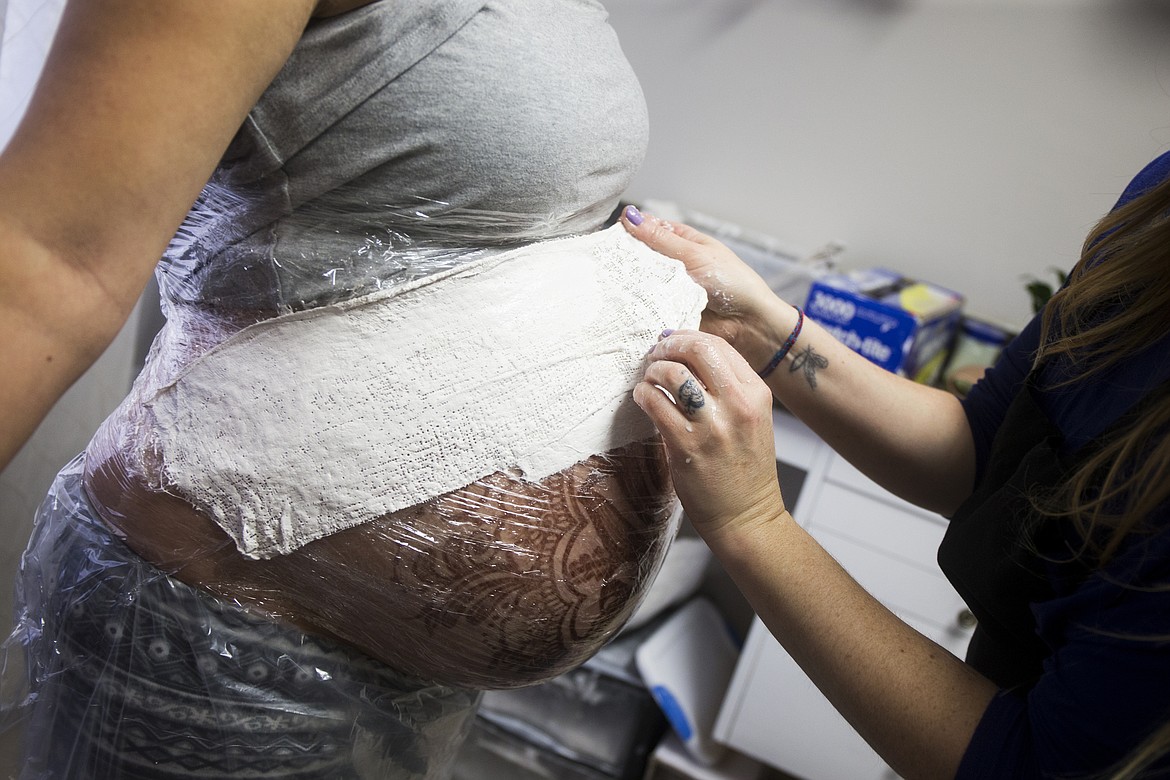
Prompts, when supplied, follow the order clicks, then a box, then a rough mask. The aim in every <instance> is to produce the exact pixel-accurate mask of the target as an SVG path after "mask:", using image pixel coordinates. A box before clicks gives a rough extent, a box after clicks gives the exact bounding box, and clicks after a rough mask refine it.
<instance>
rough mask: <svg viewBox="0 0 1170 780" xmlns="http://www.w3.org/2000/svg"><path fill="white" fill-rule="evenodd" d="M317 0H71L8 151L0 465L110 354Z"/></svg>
mask: <svg viewBox="0 0 1170 780" xmlns="http://www.w3.org/2000/svg"><path fill="white" fill-rule="evenodd" d="M313 11H314V2H313V0H237V1H236V2H219V3H206V2H201V1H200V0H166V2H157V0H74V2H71V3H69V4H68V6H67V7H66V9H65V12H64V15H63V17H62V20H61V24H60V27H59V30H58V33H57V37H56V40H55V41H54V45H53V48H52V51H51V52H50V55H49V58H48V61H47V63H46V66H45V70H44V72H43V74H42V77H41V80H40V83H39V85H38V88H37V91H36V93H35V94H34V96H33V100H32V102H31V104H30V105H29V109H28V112H27V114H26V115H25V118H24V120H23V122H22V123H21V125H20V127H19V128H18V129H17V132H16V134H15V135H14V137H13V138H12V141H11V142H10V144H9V145H8V147H7V148H6V149H5V151H4V153H3V155H2V156H0V334H3V338H2V339H0V365H2V366H4V370H3V379H2V380H0V468H3V467H4V466H5V465H6V464H7V463H8V461H9V460H10V459H11V457H12V456H13V455H14V454H15V453H16V451H17V450H18V449H19V448H20V446H21V445H22V444H23V443H24V441H25V440H26V439H27V438H28V436H29V435H31V433H32V432H33V430H35V428H36V426H37V425H38V424H39V422H40V420H41V419H42V418H43V417H44V415H45V414H46V413H47V412H48V410H49V409H50V408H51V407H52V405H53V404H54V403H55V402H56V400H57V399H58V398H59V397H60V396H61V394H62V393H64V391H65V390H66V389H67V388H68V387H69V385H70V384H72V383H73V381H74V380H75V379H76V378H77V377H78V376H79V375H80V374H81V373H82V372H83V371H84V370H85V369H86V368H87V367H88V366H89V365H90V364H91V363H92V362H93V361H94V360H95V359H96V358H97V357H98V356H99V355H100V354H101V352H102V350H104V349H105V347H106V346H107V345H108V344H109V342H110V341H111V340H112V339H113V337H114V336H115V335H116V334H117V332H118V330H119V328H120V327H121V326H122V324H123V323H124V322H125V320H126V318H127V316H129V313H130V311H131V309H132V308H133V306H134V303H135V301H136V300H137V298H138V296H139V294H140V293H141V291H142V288H143V287H144V286H145V284H146V281H147V280H148V278H149V275H150V272H151V269H152V268H153V267H154V265H155V264H156V263H157V261H158V259H159V257H160V256H161V255H162V252H163V250H164V249H165V247H166V245H167V242H168V241H169V240H170V238H171V236H172V235H173V234H174V232H175V229H176V228H177V227H178V225H179V224H180V222H181V221H182V219H183V217H184V216H185V214H186V213H187V211H188V209H189V208H190V206H191V204H192V203H193V202H194V200H195V198H196V196H197V195H198V194H199V191H200V190H201V188H202V187H203V185H204V183H205V182H206V181H207V179H208V177H209V176H210V175H211V172H212V171H213V170H214V167H215V165H216V163H217V162H218V160H219V158H220V156H221V155H222V154H223V151H224V149H225V148H226V147H227V145H228V143H229V142H230V140H231V138H232V136H233V135H234V134H235V132H236V130H237V129H238V128H239V126H240V124H241V123H242V122H243V120H244V118H245V116H246V115H247V112H248V111H249V109H250V108H251V107H252V105H253V104H254V103H255V102H256V100H257V98H258V97H259V95H260V93H261V92H262V91H263V89H264V88H265V87H266V86H267V85H268V83H269V82H270V81H271V80H272V78H273V77H274V76H275V75H276V73H277V71H278V70H279V69H280V67H281V65H282V64H283V63H284V61H285V59H286V58H287V57H288V54H289V52H290V51H291V50H292V48H293V46H294V45H295V44H296V41H297V40H298V39H299V38H300V35H301V33H302V32H303V30H304V27H305V24H306V23H307V22H308V20H309V17H310V15H311V14H312V13H313Z"/></svg>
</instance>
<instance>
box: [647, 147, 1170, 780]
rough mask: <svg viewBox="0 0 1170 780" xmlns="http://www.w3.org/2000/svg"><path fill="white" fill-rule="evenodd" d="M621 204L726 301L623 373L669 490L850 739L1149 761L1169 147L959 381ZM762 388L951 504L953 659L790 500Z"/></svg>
mask: <svg viewBox="0 0 1170 780" xmlns="http://www.w3.org/2000/svg"><path fill="white" fill-rule="evenodd" d="M625 223H626V225H627V227H628V229H629V230H630V231H631V232H632V233H633V234H634V235H635V236H638V237H639V238H641V239H642V240H644V241H646V242H647V243H648V244H650V245H651V246H653V247H655V248H657V249H659V250H660V251H662V252H665V253H667V254H669V255H672V256H674V257H677V258H679V259H681V260H682V261H683V262H684V263H686V265H687V267H688V269H689V270H690V273H691V274H692V276H693V278H694V279H695V280H696V281H699V282H700V283H702V284H704V285H706V286H707V287H708V291H709V293H710V294H711V299H712V300H713V301H717V302H722V305H718V306H713V307H711V308H709V309H708V311H707V312H706V313H705V315H704V321H703V325H702V330H703V331H706V332H696V331H687V332H675V333H670V334H667V335H666V336H665V337H664V338H663V339H662V340H661V342H660V343H659V344H658V346H657V348H656V349H655V350H654V351H653V353H652V355H651V358H652V360H653V362H652V363H651V365H650V366H649V368H648V369H647V371H646V375H645V379H644V381H643V383H642V384H641V385H640V386H639V387H638V388H637V389H636V390H635V399H636V400H637V401H638V403H639V404H640V405H641V406H642V408H643V409H644V410H645V411H646V412H647V414H648V415H649V416H650V417H651V418H652V419H653V420H654V421H655V423H656V425H657V426H658V428H659V430H660V431H661V432H662V434H663V436H664V438H665V440H666V444H667V448H668V451H669V455H670V469H671V473H672V475H673V478H674V482H675V485H676V488H677V490H678V493H679V496H680V498H681V499H682V502H683V505H684V507H685V508H686V510H687V513H688V516H689V517H690V518H691V519H692V520H693V521H694V523H695V525H696V527H697V528H698V529H699V530H700V532H701V533H702V534H703V536H704V537H705V538H706V539H707V541H708V543H709V544H710V545H711V547H712V548H713V549H714V550H715V552H716V553H717V555H718V556H719V557H720V558H722V560H723V562H724V564H725V565H726V567H727V568H728V570H729V571H730V572H731V573H732V574H733V576H734V577H735V578H736V580H737V581H738V583H739V586H740V588H741V589H742V590H743V592H744V593H745V594H746V595H747V596H748V597H749V599H750V601H751V603H752V604H753V605H754V607H755V609H756V611H757V612H758V614H759V615H760V616H761V618H762V619H763V620H764V622H765V623H766V624H767V625H768V627H769V629H770V630H771V631H772V633H773V634H774V635H775V636H776V638H777V639H778V640H779V641H780V642H781V643H782V644H783V645H784V647H785V648H786V649H787V650H788V652H789V653H790V654H791V655H792V656H793V658H795V659H796V660H797V662H798V663H800V664H801V666H802V667H803V668H804V670H805V671H806V672H807V673H808V675H809V676H810V678H811V679H812V680H813V681H814V682H815V683H816V684H817V685H818V686H819V687H820V689H821V690H822V691H823V692H824V693H825V695H826V696H827V697H828V699H829V700H830V701H831V702H832V703H833V704H834V705H835V706H836V707H837V709H838V710H839V711H840V712H841V713H842V714H843V715H844V717H845V718H846V719H847V720H848V721H849V722H850V723H851V724H852V725H853V726H854V727H855V728H856V729H857V731H858V732H859V733H860V734H861V735H862V736H863V737H864V738H865V739H866V740H867V741H868V742H869V743H870V745H872V746H873V747H874V749H875V750H876V751H877V752H878V753H879V754H881V755H882V757H883V758H885V759H886V761H887V762H888V763H889V764H890V765H891V766H892V767H893V768H894V769H895V770H896V771H898V772H899V774H901V775H903V776H904V777H907V778H952V777H961V778H983V779H985V778H999V777H1003V778H1008V777H1012V778H1016V777H1072V776H1075V777H1104V776H1108V775H1109V774H1110V773H1111V772H1113V771H1117V772H1121V773H1122V774H1120V775H1119V776H1124V777H1132V776H1135V774H1134V773H1135V772H1137V771H1139V770H1144V771H1146V772H1154V771H1156V770H1159V769H1160V770H1162V771H1165V770H1166V769H1167V767H1168V766H1170V763H1168V761H1167V756H1166V735H1167V730H1166V728H1165V726H1164V725H1163V724H1165V723H1166V721H1167V718H1168V716H1170V154H1167V155H1164V156H1162V157H1160V158H1158V159H1157V160H1155V161H1154V162H1153V163H1151V164H1150V166H1148V167H1147V168H1146V169H1145V170H1143V171H1142V172H1141V173H1140V174H1139V175H1138V176H1137V177H1136V178H1135V179H1134V181H1133V183H1132V184H1131V185H1130V186H1129V188H1128V189H1127V190H1126V192H1125V193H1124V195H1123V196H1122V198H1121V200H1120V202H1119V203H1118V205H1117V207H1116V208H1115V209H1114V210H1113V211H1112V212H1111V213H1110V214H1109V215H1108V216H1106V217H1105V218H1104V219H1103V220H1102V221H1101V223H1100V224H1099V225H1098V226H1097V227H1096V229H1095V230H1094V231H1093V232H1092V233H1091V234H1090V235H1089V237H1088V239H1087V240H1086V242H1085V246H1084V252H1083V256H1082V258H1081V259H1080V261H1079V263H1077V265H1076V267H1075V269H1074V270H1073V273H1072V276H1071V279H1070V281H1069V282H1068V284H1067V286H1066V287H1065V288H1064V289H1062V290H1061V291H1060V292H1059V293H1058V294H1057V295H1056V296H1054V297H1053V299H1052V301H1051V303H1050V304H1049V305H1048V307H1047V309H1046V310H1045V311H1044V312H1043V313H1042V316H1040V317H1038V318H1037V319H1036V320H1035V321H1034V322H1032V323H1031V324H1030V325H1029V326H1028V327H1027V328H1026V329H1025V330H1024V331H1023V333H1022V334H1021V335H1020V336H1019V338H1017V339H1016V340H1015V342H1014V343H1013V344H1012V345H1010V346H1009V347H1008V348H1007V349H1006V351H1005V353H1004V355H1003V356H1002V357H1001V358H1000V360H999V362H998V363H997V365H996V366H995V367H994V368H993V369H992V370H991V371H989V373H988V375H987V376H986V377H985V378H984V379H983V380H982V381H981V382H980V383H979V384H977V385H976V386H975V388H974V389H973V390H972V392H971V393H970V395H969V396H968V397H967V398H966V399H965V400H963V401H962V402H960V401H959V400H957V399H956V398H955V397H953V396H951V395H949V394H948V393H946V392H943V391H941V390H935V389H933V388H930V387H925V386H922V385H918V384H914V383H912V382H910V381H908V380H904V379H901V378H899V377H897V376H894V375H893V374H889V373H886V372H884V371H882V370H880V369H878V368H876V367H875V366H873V365H872V364H870V363H869V362H868V361H866V360H864V359H862V358H860V357H859V356H858V355H856V354H854V353H853V352H851V351H850V350H848V349H847V348H845V347H844V346H842V345H841V344H840V343H838V342H836V341H834V340H833V338H832V337H831V336H829V335H828V334H827V333H826V332H825V331H824V330H823V329H822V328H820V327H819V326H817V324H816V323H814V322H812V321H810V320H809V319H807V318H805V317H804V316H803V314H802V313H801V312H800V311H799V310H797V309H795V308H794V307H792V306H790V305H788V304H787V303H784V302H783V301H780V300H778V299H776V298H775V297H774V296H773V295H772V294H771V293H770V291H769V290H768V288H767V287H766V286H765V285H764V284H763V282H762V281H761V280H760V279H759V278H758V277H757V276H755V274H753V273H752V272H751V271H750V270H749V269H747V267H746V266H745V265H743V264H742V263H741V262H740V261H739V260H738V259H737V258H735V257H734V255H733V254H732V253H731V252H730V251H728V250H727V249H726V248H725V247H723V246H722V245H721V244H719V243H718V242H717V241H714V240H713V239H711V238H709V237H707V236H704V235H702V234H700V233H698V232H697V231H694V230H693V229H690V228H688V227H686V226H683V225H670V224H668V223H665V222H663V221H661V220H658V219H655V218H653V217H649V216H645V215H642V214H639V213H637V212H636V211H631V212H629V213H627V214H626V215H625ZM761 371H762V373H764V374H765V377H764V378H761V377H760V375H759V374H758V373H757V372H761ZM684 386H685V387H687V388H688V389H689V390H690V392H688V393H685V396H686V398H687V399H689V400H688V402H687V403H679V404H678V405H676V404H674V403H672V402H671V399H669V398H668V397H667V396H666V395H665V394H663V393H662V392H659V390H658V389H657V388H658V387H661V388H664V389H666V390H669V391H670V392H671V393H673V394H675V397H678V398H680V399H681V398H682V397H683V396H684V394H683V393H681V392H680V391H681V390H682V389H683V388H684ZM773 396H774V397H775V398H777V399H779V400H780V401H782V402H783V403H784V405H785V406H786V407H787V408H788V409H790V410H791V411H792V412H793V413H795V414H796V415H797V416H798V417H800V418H801V419H803V420H804V421H805V422H806V423H807V424H808V425H809V426H810V427H812V428H813V429H814V430H815V431H817V432H818V433H819V434H820V435H821V436H822V437H823V438H824V439H825V440H826V441H827V442H829V443H830V444H831V445H832V446H833V447H835V448H836V449H837V450H838V451H839V452H840V453H841V454H842V455H844V456H845V457H846V458H848V459H849V460H850V461H851V462H852V463H854V464H855V465H856V466H857V467H859V468H860V469H861V470H862V471H864V472H865V473H867V474H868V475H869V476H870V477H871V478H873V479H874V480H876V481H877V482H879V483H881V484H883V485H884V486H885V487H887V488H888V489H890V490H891V491H893V492H894V493H896V494H898V495H900V496H902V497H904V498H906V499H908V500H910V501H913V502H915V503H917V504H919V505H921V506H924V507H926V508H929V509H931V510H934V511H937V512H940V513H942V514H944V515H946V516H948V517H950V518H951V525H950V528H949V530H948V533H947V535H946V537H945V539H944V542H943V544H942V547H941V549H940V552H939V561H940V563H941V565H942V568H943V570H944V572H945V573H946V574H947V576H948V577H949V578H950V579H951V581H952V582H953V584H954V585H955V587H956V588H957V589H958V591H959V592H960V594H961V595H962V596H963V597H964V598H965V599H966V601H967V603H968V605H969V606H970V608H971V609H972V611H973V612H974V613H975V615H976V616H977V617H978V619H979V626H978V629H977V631H976V634H975V637H974V639H973V641H972V643H971V646H970V650H969V653H968V656H967V658H966V659H965V660H962V659H958V658H955V657H954V656H952V655H950V654H949V653H948V652H946V651H945V650H943V649H942V648H940V647H939V646H937V645H935V644H934V643H932V642H931V641H929V640H927V639H925V638H924V637H923V636H921V635H920V634H918V633H916V632H915V631H914V630H913V629H911V628H910V627H909V626H907V625H906V624H905V623H903V622H901V621H900V620H899V619H898V618H896V617H895V616H894V615H893V614H891V613H890V612H888V611H887V610H886V609H884V608H883V607H882V606H881V605H880V604H879V603H878V602H876V601H875V600H874V599H873V598H871V597H870V596H869V595H868V594H867V593H866V592H865V591H864V590H862V589H861V588H860V587H859V586H858V585H857V584H856V583H855V582H854V581H853V580H852V579H851V578H850V577H849V576H848V575H847V574H846V573H845V572H844V571H843V570H842V569H841V568H840V567H838V566H837V565H836V563H835V562H834V561H833V560H832V559H831V558H830V557H829V555H828V554H827V553H826V552H825V551H824V550H823V549H822V548H821V547H819V546H818V545H817V544H816V542H815V541H814V540H813V539H812V538H811V537H809V536H808V535H807V534H806V533H805V532H804V531H803V530H802V529H801V528H800V526H799V525H797V523H796V522H795V521H794V520H793V518H792V516H791V515H790V514H789V513H788V510H787V509H786V508H785V504H784V499H783V496H782V495H781V493H780V490H779V486H778V485H777V483H776V476H775V468H774V464H773V441H772V427H771V422H770V408H771V403H772V397H773ZM780 446H781V447H783V446H784V444H783V442H781V443H780ZM851 519H852V520H853V521H854V522H857V523H865V522H868V519H867V518H865V517H857V518H851Z"/></svg>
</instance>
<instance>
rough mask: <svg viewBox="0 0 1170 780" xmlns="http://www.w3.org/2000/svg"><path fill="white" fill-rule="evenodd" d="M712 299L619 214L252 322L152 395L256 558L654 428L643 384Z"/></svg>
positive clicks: (162, 440)
mask: <svg viewBox="0 0 1170 780" xmlns="http://www.w3.org/2000/svg"><path fill="white" fill-rule="evenodd" d="M705 305H706V295H705V293H704V292H703V290H702V288H701V287H699V286H698V285H696V284H695V283H694V282H693V281H691V279H690V278H689V277H688V276H687V274H686V271H685V269H684V268H683V266H682V264H681V263H679V262H677V261H675V260H671V259H669V258H666V257H664V256H662V255H658V254H657V253H655V252H653V251H652V250H650V249H649V248H647V247H646V246H645V245H644V244H642V243H641V242H639V241H637V240H636V239H634V238H632V237H630V236H629V235H628V234H627V233H626V231H625V229H624V228H622V227H621V226H620V225H615V226H613V227H611V228H609V229H608V230H605V231H601V232H598V233H593V234H589V235H585V236H579V237H574V238H568V239H559V240H555V241H549V242H543V243H539V244H536V245H533V246H530V247H526V248H524V249H520V250H514V251H510V252H505V253H502V254H497V255H494V256H488V257H484V258H480V259H477V260H474V261H472V262H470V263H468V264H466V265H464V266H462V267H459V268H457V269H454V270H451V271H447V272H443V273H440V274H436V275H434V276H431V277H427V278H425V279H422V280H418V281H416V282H414V283H411V284H408V285H406V286H405V287H402V288H399V289H395V290H393V291H390V292H385V293H375V294H373V295H368V296H365V297H362V298H358V299H354V300H350V301H345V302H342V303H338V304H333V305H330V306H325V307H321V308H318V309H313V310H310V311H307V312H298V313H293V314H288V315H284V316H281V317H277V318H275V319H271V320H266V321H264V322H260V323H258V324H255V325H252V326H250V327H248V328H245V329H244V330H242V331H240V332H239V333H237V334H235V335H233V336H232V337H230V338H229V339H227V340H226V341H225V342H223V343H222V344H220V345H219V346H217V347H215V348H213V349H212V350H210V351H209V352H208V353H206V354H205V355H203V356H202V357H201V358H199V359H198V360H196V361H195V362H194V363H192V364H191V365H190V366H189V367H188V368H187V369H186V370H185V371H184V372H183V373H182V374H181V375H180V376H179V377H178V378H177V379H176V380H175V381H174V382H173V383H171V384H170V385H169V386H167V387H165V388H163V389H162V390H161V392H159V393H158V395H157V396H156V397H155V398H153V399H152V400H151V401H149V402H148V404H147V407H148V409H150V410H151V411H152V412H153V416H154V423H155V428H154V437H155V440H154V441H153V442H152V445H153V446H155V447H157V450H158V452H159V453H160V454H161V458H162V464H163V467H162V468H163V475H164V478H165V480H166V481H167V482H168V483H169V484H171V485H173V486H174V487H175V488H177V489H178V490H179V491H180V492H181V493H182V494H184V495H185V496H187V497H188V498H189V500H191V501H192V502H193V503H194V504H195V505H196V506H197V507H198V508H199V509H201V510H202V511H204V512H206V513H207V514H208V515H210V516H211V517H212V518H213V519H214V520H215V521H216V522H217V523H218V524H219V525H220V526H221V527H222V528H223V529H224V530H225V531H226V532H227V533H228V534H229V535H230V536H231V537H232V539H233V540H234V541H235V543H236V545H237V547H238V549H239V550H240V551H241V552H243V553H244V554H246V555H248V556H251V557H257V558H268V557H271V556H273V555H278V554H285V553H288V552H290V551H291V550H293V549H296V548H298V547H300V546H302V545H304V544H306V543H308V542H311V541H313V540H315V539H319V538H321V537H323V536H326V535H328V534H331V533H335V532H337V531H339V530H342V529H345V528H350V527H353V526H356V525H360V524H361V523H364V522H368V521H369V520H372V519H374V518H376V517H379V516H382V515H384V514H387V513H390V512H394V511H397V510H400V509H404V508H406V507H409V506H412V505H414V504H417V503H420V502H422V501H425V500H427V499H430V498H434V497H436V496H439V495H441V494H443V493H446V492H449V491H451V490H454V489H456V488H460V487H463V486H465V485H469V484H471V483H472V482H475V481H476V480H478V479H481V478H482V477H485V476H487V475H489V474H492V473H495V472H509V473H512V474H513V475H516V476H522V477H524V478H526V479H529V480H531V481H539V480H541V479H543V478H544V477H547V476H549V475H550V474H553V473H555V472H557V471H560V470H561V469H563V468H566V467H568V466H570V465H572V464H574V463H576V462H578V461H581V460H584V459H585V458H587V457H588V456H590V455H592V454H595V453H602V452H608V451H610V450H614V449H616V448H618V447H621V446H622V445H625V444H628V443H630V442H633V441H638V440H643V439H648V438H650V437H652V436H653V433H654V432H653V428H652V426H651V425H650V424H649V422H648V420H647V419H646V418H645V416H644V415H643V414H641V412H640V410H639V409H638V408H637V406H636V405H635V404H634V403H633V401H632V399H631V396H630V393H631V391H632V389H633V387H634V385H635V384H636V383H637V381H638V380H639V378H640V376H641V372H642V369H643V367H644V366H643V360H644V356H645V354H646V352H647V351H648V349H649V348H650V347H651V346H652V345H653V344H654V342H655V340H656V338H657V336H658V334H659V333H660V332H661V331H662V330H663V328H693V327H697V326H698V323H699V315H700V313H701V311H702V310H703V307H704V306H705Z"/></svg>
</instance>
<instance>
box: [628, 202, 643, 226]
mask: <svg viewBox="0 0 1170 780" xmlns="http://www.w3.org/2000/svg"><path fill="white" fill-rule="evenodd" d="M626 219H628V220H629V221H630V224H631V225H634V226H637V225H641V224H642V212H640V211H638V207H637V206H635V205H634V204H632V203H631V204H630V205H628V206H626Z"/></svg>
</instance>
